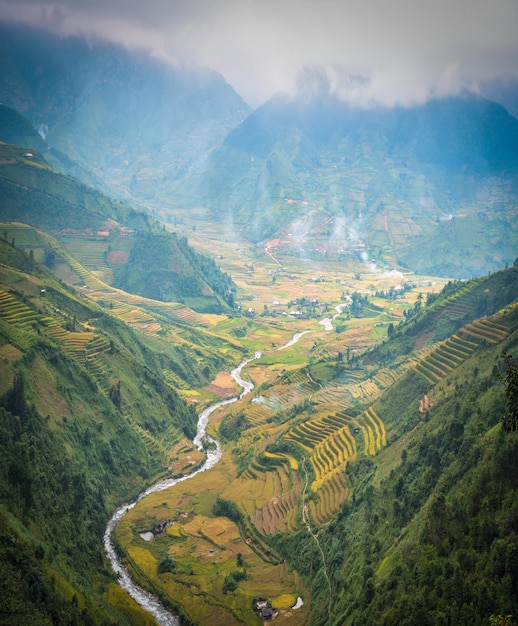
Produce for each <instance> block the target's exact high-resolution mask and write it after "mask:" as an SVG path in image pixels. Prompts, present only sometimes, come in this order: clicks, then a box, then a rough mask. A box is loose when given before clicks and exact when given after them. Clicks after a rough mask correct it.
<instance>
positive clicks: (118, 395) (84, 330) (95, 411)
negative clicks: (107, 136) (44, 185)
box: [0, 240, 196, 624]
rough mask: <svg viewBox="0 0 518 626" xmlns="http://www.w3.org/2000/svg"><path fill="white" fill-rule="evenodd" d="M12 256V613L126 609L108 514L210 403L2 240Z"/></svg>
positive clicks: (8, 358)
mask: <svg viewBox="0 0 518 626" xmlns="http://www.w3.org/2000/svg"><path fill="white" fill-rule="evenodd" d="M0 260H1V263H2V265H1V270H0V278H1V284H2V287H3V289H2V290H1V292H0V296H1V297H0V354H1V355H2V360H1V362H0V379H1V380H2V384H1V389H0V430H1V437H0V448H1V450H0V518H1V524H0V563H1V569H2V573H3V592H2V613H3V614H4V615H6V614H7V615H10V619H11V622H6V623H28V621H31V623H38V624H39V623H41V624H43V623H48V621H46V620H52V621H53V622H55V623H81V624H83V623H84V624H94V623H95V624H98V623H111V622H115V621H116V620H117V619H118V618H120V615H119V616H118V617H117V613H116V612H115V611H114V608H113V607H112V606H111V605H110V604H109V603H108V602H107V601H106V597H105V595H106V593H107V590H108V587H109V585H111V584H112V582H113V574H112V573H111V571H110V568H109V565H108V564H107V563H106V561H105V558H104V555H103V550H102V546H101V543H100V540H99V539H100V537H101V536H102V534H103V532H104V527H105V524H106V521H107V518H108V515H109V513H110V512H111V510H112V509H113V507H114V506H115V505H116V504H117V503H119V502H121V501H123V500H124V499H126V498H128V497H130V496H131V495H133V494H135V493H137V492H139V491H140V490H141V488H142V485H143V484H146V483H147V482H149V481H151V480H153V478H155V477H156V475H157V474H158V475H160V474H162V473H163V472H164V471H166V468H167V466H168V464H169V463H170V460H171V458H172V456H173V454H174V453H173V449H174V447H175V446H176V445H177V444H178V443H179V442H181V441H182V440H185V439H186V438H187V439H191V438H192V436H193V434H194V431H195V422H196V414H195V412H194V411H193V410H192V409H189V408H188V407H187V406H186V405H185V404H184V402H183V401H182V400H181V398H180V397H179V396H178V394H177V393H176V391H175V390H174V389H173V388H171V387H170V386H169V385H168V384H167V383H166V381H165V380H164V379H163V377H162V374H161V371H160V368H159V363H160V362H163V357H162V356H160V355H159V354H157V353H154V352H153V350H152V348H151V346H150V345H146V342H145V341H143V340H142V337H141V336H139V335H137V334H136V333H135V332H134V331H132V330H131V329H130V328H128V327H127V326H125V325H123V324H122V323H121V322H119V321H118V320H117V319H116V318H113V317H111V316H110V315H108V314H106V313H104V312H103V311H102V310H101V309H100V308H99V307H98V306H96V305H95V304H94V303H93V302H91V301H88V300H87V299H85V298H84V297H80V296H79V295H78V294H77V293H76V292H74V291H73V290H71V289H70V288H68V287H66V286H65V285H63V284H62V283H60V282H59V281H57V280H56V279H55V278H54V277H53V276H52V275H51V274H50V273H49V272H48V271H47V270H46V269H45V268H44V267H42V266H40V265H38V264H37V263H35V262H34V261H33V260H32V259H31V258H30V257H29V256H28V255H25V254H24V253H23V252H21V251H20V250H17V249H16V248H13V247H12V245H11V244H10V243H5V242H4V241H1V240H0ZM42 287H44V292H42V291H41V288H42ZM70 320H73V324H72V326H73V328H72V329H71V330H67V329H66V326H67V323H68V322H69V321H70ZM78 339H80V340H81V341H79V343H78V342H77V340H78ZM161 360H162V361H161ZM29 616H33V619H31V618H30V617H29Z"/></svg>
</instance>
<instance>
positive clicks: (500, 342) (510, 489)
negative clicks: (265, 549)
mask: <svg viewBox="0 0 518 626" xmlns="http://www.w3.org/2000/svg"><path fill="white" fill-rule="evenodd" d="M505 284H507V285H508V286H509V288H510V289H511V290H513V291H514V293H516V269H514V270H509V271H507V272H502V273H501V275H499V276H494V277H493V276H492V277H487V278H486V279H480V281H479V283H478V284H475V285H472V288H471V290H470V293H471V294H472V296H474V297H475V296H476V294H477V293H478V294H479V295H480V297H482V296H485V298H486V299H485V300H484V302H483V304H481V303H482V300H480V301H479V306H483V307H486V310H485V311H481V312H482V313H483V312H486V313H488V312H489V311H490V309H491V308H493V309H494V307H493V305H495V304H497V303H498V299H499V298H500V297H502V298H503V299H504V300H505V299H506V298H505V296H504V291H505V289H504V285H505ZM449 289H450V293H449V295H448V291H449ZM462 289H464V290H465V292H467V291H468V290H467V287H466V286H464V287H461V286H460V285H459V286H458V288H457V291H459V292H460V293H457V297H455V296H452V295H451V286H450V288H447V289H446V290H445V294H444V295H443V296H442V297H441V298H440V299H439V300H438V301H437V303H436V304H435V305H434V306H433V307H430V310H429V311H428V312H426V313H424V312H423V314H422V315H418V316H417V317H416V320H415V321H411V322H407V323H406V324H405V325H403V326H402V327H401V328H399V329H398V330H397V333H395V336H394V337H393V339H392V340H389V341H387V342H386V344H384V345H383V346H382V347H381V348H378V349H375V350H373V351H371V352H370V353H369V354H368V355H366V361H367V362H369V363H371V364H374V363H376V358H377V357H378V358H380V359H381V361H382V362H384V363H387V360H390V358H396V357H397V355H398V354H399V355H400V354H401V349H402V348H403V352H405V351H406V350H405V348H406V349H408V351H409V352H410V350H413V349H415V346H416V343H415V342H416V341H417V342H419V341H420V342H421V345H424V344H423V339H425V338H426V337H428V339H430V337H431V335H430V332H432V333H433V332H434V329H435V331H437V326H436V322H437V321H438V320H440V315H439V313H440V311H441V310H444V307H445V306H450V307H455V306H456V305H458V308H456V310H457V312H458V311H460V308H461V304H462ZM510 293H511V292H510ZM489 294H492V296H490V295H489ZM508 301H509V300H508ZM472 304H474V302H472ZM501 304H502V306H503V309H502V310H501V311H500V312H498V313H496V314H495V315H493V316H491V317H486V318H481V319H479V320H475V321H471V319H469V318H470V316H469V314H468V311H467V309H465V310H464V311H463V315H465V316H466V319H465V320H464V325H463V327H462V328H460V329H454V328H452V330H457V332H456V333H455V334H454V335H452V336H448V338H447V337H445V336H442V337H441V339H443V340H444V341H443V342H442V343H441V344H439V347H438V348H436V349H435V351H432V352H430V351H427V352H426V353H425V354H424V355H423V356H422V357H421V359H419V360H417V359H414V365H413V366H412V367H411V368H410V369H409V370H408V371H407V373H406V374H405V375H404V376H403V377H401V378H400V379H399V380H397V381H396V382H394V383H393V384H392V385H391V386H390V387H389V388H388V389H387V390H386V391H385V392H384V393H382V394H381V395H380V396H379V397H378V399H377V400H375V401H374V403H373V404H371V405H370V408H368V409H367V411H366V412H367V413H368V414H369V413H370V414H371V415H377V416H379V417H380V418H381V419H382V421H383V425H384V428H386V432H387V446H386V447H383V448H381V449H379V450H378V451H377V452H376V453H375V454H373V455H367V454H365V455H360V454H359V456H358V458H357V459H356V460H355V462H350V463H349V464H348V465H347V470H346V477H347V480H348V482H347V485H348V488H349V489H350V497H349V498H348V500H347V501H346V502H345V504H344V505H343V506H342V507H341V510H340V512H339V513H338V515H336V516H335V517H334V518H332V519H330V521H329V523H328V524H324V525H320V527H319V531H318V533H317V539H316V540H315V535H313V536H310V535H309V534H308V533H307V529H306V528H304V527H302V528H301V529H300V530H298V531H297V532H296V533H294V534H285V535H277V536H276V537H274V538H273V542H274V545H275V546H276V547H277V548H278V549H279V550H281V551H282V552H283V553H284V554H285V556H286V558H287V559H288V560H290V562H291V563H292V564H293V566H294V567H296V568H297V569H298V570H299V571H300V572H301V573H302V574H303V575H305V576H307V577H308V578H309V579H311V580H312V581H313V583H312V591H313V596H312V598H313V617H312V623H313V624H318V625H324V624H325V625H328V624H334V625H336V626H338V625H340V626H342V625H345V624H351V625H353V624H354V625H360V624H361V625H370V624H372V625H374V624H377V625H378V624H386V625H387V626H388V625H394V626H396V625H398V626H399V625H408V626H410V625H413V624H420V625H421V624H424V625H434V626H435V625H441V626H442V625H443V624H444V625H446V624H462V625H468V624H469V625H480V626H482V625H486V626H487V625H488V624H489V623H490V618H492V619H494V620H496V619H498V616H505V615H517V611H518V606H517V604H516V598H517V597H518V524H517V521H518V495H517V494H518V465H517V458H518V456H517V455H518V433H517V432H516V429H515V430H512V429H509V428H507V429H506V428H504V427H503V421H504V419H505V418H506V416H507V415H508V411H509V407H510V402H511V400H510V399H509V397H508V395H506V385H505V380H506V376H507V375H508V372H509V367H511V368H512V367H514V368H516V360H514V361H513V359H512V358H511V359H509V358H506V357H504V355H505V354H509V355H516V351H517V350H518V310H517V308H516V304H514V305H510V306H509V305H504V302H503V301H502V303H501ZM448 319H449V322H452V320H451V319H450V318H448ZM454 325H455V324H454ZM443 330H444V329H443ZM440 332H442V331H440ZM514 371H515V370H514ZM509 389H510V388H509ZM515 392H516V391H515ZM514 406H516V397H515V398H514ZM362 408H363V407H362ZM345 411H347V409H345ZM515 411H516V409H515ZM349 412H350V413H351V415H355V414H356V412H355V411H353V410H349ZM508 425H509V422H508ZM492 616H493V617H492ZM513 619H514V618H513ZM495 623H500V622H495ZM502 623H503V622H502ZM509 623H514V622H509Z"/></svg>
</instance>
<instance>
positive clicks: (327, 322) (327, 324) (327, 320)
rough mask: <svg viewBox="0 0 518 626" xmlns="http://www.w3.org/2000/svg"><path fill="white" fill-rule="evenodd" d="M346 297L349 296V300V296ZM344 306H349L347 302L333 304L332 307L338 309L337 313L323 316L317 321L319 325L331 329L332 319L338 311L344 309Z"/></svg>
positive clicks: (338, 313)
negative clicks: (331, 315)
mask: <svg viewBox="0 0 518 626" xmlns="http://www.w3.org/2000/svg"><path fill="white" fill-rule="evenodd" d="M347 297H348V298H349V300H351V298H350V297H349V296H347ZM351 301H352V300H351ZM346 306H349V303H348V302H345V303H344V304H339V305H337V306H335V307H334V309H335V311H338V312H337V314H336V315H333V317H324V319H321V320H320V322H318V323H319V324H320V325H321V326H323V327H324V329H325V330H333V324H332V322H333V320H334V319H336V318H337V317H338V316H339V315H340V313H341V312H342V311H343V309H345V307H346Z"/></svg>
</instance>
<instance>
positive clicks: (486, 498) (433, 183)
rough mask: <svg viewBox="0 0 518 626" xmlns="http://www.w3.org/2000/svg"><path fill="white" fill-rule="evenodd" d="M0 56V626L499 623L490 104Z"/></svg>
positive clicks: (46, 36) (85, 48)
mask: <svg viewBox="0 0 518 626" xmlns="http://www.w3.org/2000/svg"><path fill="white" fill-rule="evenodd" d="M0 35H1V36H0V48H1V50H0V51H1V53H2V59H3V65H2V70H3V71H2V72H1V73H0V96H1V99H2V104H0V571H1V572H2V576H0V591H1V593H0V622H1V623H2V624H5V625H6V626H25V624H30V626H48V625H49V624H56V625H59V626H97V625H99V626H131V625H137V626H154V625H155V624H160V626H162V624H167V625H169V624H174V626H177V625H178V624H180V623H181V624H182V626H219V625H220V624H225V625H228V626H238V625H239V624H246V625H247V626H259V625H260V624H261V623H264V622H266V623H268V622H269V621H270V620H272V618H274V623H277V624H286V625H290V624H292V625H293V626H374V625H376V626H379V625H381V624H382V625H383V626H415V624H419V626H495V625H496V626H498V625H500V624H507V625H508V626H513V625H514V624H515V623H516V617H513V616H516V614H517V611H518V605H517V598H518V533H517V528H518V412H517V404H516V398H517V373H518V365H517V363H518V361H517V358H516V352H517V350H518V259H517V258H516V233H517V226H518V212H517V210H516V208H517V202H516V198H517V196H518V192H517V189H518V186H517V185H518V175H517V174H518V120H517V119H516V117H515V116H514V114H513V113H512V112H511V109H509V110H508V109H506V108H504V106H503V104H502V103H499V102H497V101H492V100H488V99H485V98H484V97H482V96H480V94H479V93H478V91H477V90H476V89H475V88H474V90H473V91H459V92H458V93H457V92H455V93H453V94H450V95H448V94H445V95H444V96H439V95H437V97H429V98H426V99H425V100H424V101H422V100H419V101H417V102H415V103H414V104H408V106H407V105H401V104H397V103H395V104H393V105H391V106H384V105H381V104H376V105H374V104H373V106H363V105H361V106H357V105H355V104H353V101H349V100H348V99H347V98H343V97H341V94H340V91H339V90H335V89H334V88H333V86H332V85H331V84H330V83H329V81H330V80H331V76H329V75H326V74H325V72H324V73H322V72H321V71H320V70H318V69H317V68H315V71H314V72H313V73H312V75H313V82H314V84H312V83H311V81H310V83H308V84H302V83H301V85H300V86H299V87H297V89H296V90H295V91H294V92H293V93H281V94H276V95H272V96H271V97H270V98H269V99H268V100H266V101H265V102H263V103H262V104H260V105H259V106H258V107H257V108H256V109H255V110H251V109H250V108H249V106H248V105H247V104H246V103H245V102H244V101H243V99H242V98H241V96H240V95H239V94H238V93H237V92H236V91H234V89H233V87H232V86H231V85H230V84H229V83H227V82H226V80H225V79H224V78H223V76H222V75H220V74H219V73H218V72H215V71H213V70H209V69H207V68H200V67H196V68H195V67H192V68H188V67H184V66H183V65H182V64H181V63H180V64H168V63H166V62H165V61H164V59H163V58H162V57H161V56H160V55H158V56H156V55H155V56H153V55H151V54H148V53H147V52H146V51H144V50H140V49H138V50H136V49H133V48H132V47H131V46H130V47H128V48H126V47H123V46H121V45H119V44H118V43H113V42H112V43H110V42H108V41H105V40H104V39H102V38H92V39H91V40H87V39H86V38H84V37H83V36H79V35H70V36H61V35H57V34H54V33H51V32H47V31H43V30H40V29H38V28H33V27H30V26H23V25H21V24H18V25H17V24H14V23H13V24H9V23H4V22H2V23H0ZM510 89H511V87H510ZM494 93H495V97H496V95H497V94H498V90H496V91H495V92H494ZM508 101H509V102H513V99H512V98H510V99H509V98H508ZM103 538H104V541H103ZM130 578H131V580H132V581H133V582H130ZM133 585H137V586H138V587H139V588H140V591H139V592H138V594H136V593H134V592H132V593H130V594H128V593H127V589H129V588H132V587H133ZM136 596H138V599H139V602H136V601H135V599H134V598H135V597H136ZM152 597H153V598H156V599H157V602H158V606H159V607H160V608H159V609H158V612H157V611H155V612H154V613H152V614H150V613H148V612H147V611H146V610H145V609H146V607H147V606H149V605H150V604H151V603H154V600H152ZM153 615H154V617H153Z"/></svg>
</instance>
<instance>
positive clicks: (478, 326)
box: [415, 319, 509, 385]
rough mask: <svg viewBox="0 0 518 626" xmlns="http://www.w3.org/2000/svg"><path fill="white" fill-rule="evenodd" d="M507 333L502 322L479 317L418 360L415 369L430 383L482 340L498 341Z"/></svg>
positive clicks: (468, 353) (456, 364) (463, 357)
mask: <svg viewBox="0 0 518 626" xmlns="http://www.w3.org/2000/svg"><path fill="white" fill-rule="evenodd" d="M508 334H509V330H508V328H507V327H506V326H505V325H504V324H500V323H499V322H497V321H495V320H492V319H480V320H476V321H474V322H472V323H471V324H468V325H467V326H464V327H463V328H461V329H460V330H459V332H458V333H457V334H455V335H453V336H452V337H450V338H449V339H447V340H446V341H445V342H443V343H442V344H441V345H440V346H438V347H437V348H435V349H434V350H433V351H432V352H430V354H428V355H427V356H426V357H425V358H424V359H422V360H421V361H419V362H418V363H417V364H416V366H415V370H416V371H417V373H418V374H420V375H421V376H422V377H423V378H424V379H425V380H426V381H427V382H429V383H430V384H431V385H434V384H435V383H437V382H439V381H440V380H441V379H442V378H443V377H444V376H446V374H448V373H449V372H451V371H452V370H453V369H454V368H455V367H457V366H458V365H460V364H461V363H462V362H463V361H465V360H466V359H467V358H468V357H469V356H470V355H471V354H472V353H473V352H474V350H475V349H476V348H477V347H478V346H479V344H480V343H481V342H483V341H487V342H489V343H499V342H500V341H503V340H504V339H505V338H506V337H507V335H508Z"/></svg>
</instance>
